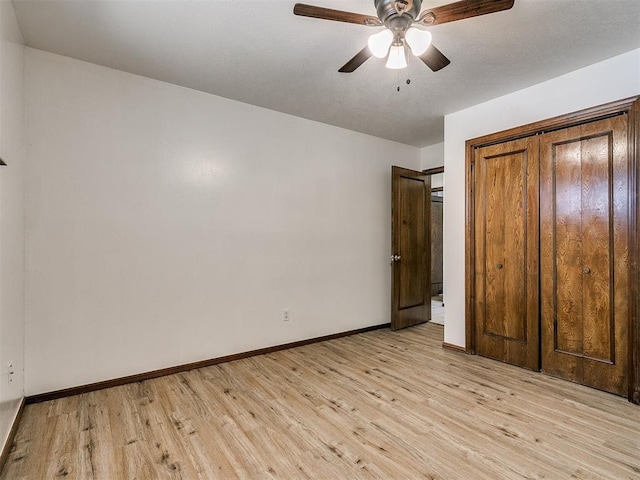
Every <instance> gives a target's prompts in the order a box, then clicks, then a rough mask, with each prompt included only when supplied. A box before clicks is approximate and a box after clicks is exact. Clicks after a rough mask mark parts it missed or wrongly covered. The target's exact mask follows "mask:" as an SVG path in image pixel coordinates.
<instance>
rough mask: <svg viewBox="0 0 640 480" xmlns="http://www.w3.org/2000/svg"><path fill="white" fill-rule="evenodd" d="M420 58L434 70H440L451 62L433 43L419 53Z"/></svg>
mask: <svg viewBox="0 0 640 480" xmlns="http://www.w3.org/2000/svg"><path fill="white" fill-rule="evenodd" d="M419 58H420V60H422V61H423V62H424V64H425V65H426V66H427V67H429V68H430V69H431V70H433V71H434V72H437V71H438V70H442V69H443V68H444V67H446V66H447V65H449V64H450V63H451V60H449V59H448V58H447V57H446V56H445V54H444V53H442V52H441V51H440V50H438V49H437V48H436V47H435V46H434V45H433V44H431V45H429V48H427V51H426V52H424V53H423V54H422V55H420V57H419Z"/></svg>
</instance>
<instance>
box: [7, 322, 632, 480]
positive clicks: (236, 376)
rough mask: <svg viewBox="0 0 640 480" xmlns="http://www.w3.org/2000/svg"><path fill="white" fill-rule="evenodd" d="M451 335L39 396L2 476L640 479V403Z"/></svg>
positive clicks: (353, 340) (418, 332)
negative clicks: (452, 344) (462, 343)
mask: <svg viewBox="0 0 640 480" xmlns="http://www.w3.org/2000/svg"><path fill="white" fill-rule="evenodd" d="M441 344H442V327H440V326H438V325H432V324H426V325H419V326H416V327H412V328H409V329H406V330H403V331H399V332H391V331H389V330H376V331H371V332H367V333H363V334H359V335H354V336H351V337H344V338H338V339H335V340H331V341H327V342H322V343H315V344H311V345H306V346H303V347H299V348H295V349H290V350H283V351H278V352H274V353H270V354H267V355H262V356H257V357H252V358H247V359H243V360H238V361H234V362H229V363H226V364H219V365H215V366H211V367H207V368H203V369H199V370H192V371H189V372H182V373H178V374H175V375H170V376H167V377H162V378H156V379H152V380H148V381H144V382H136V383H132V384H128V385H122V386H119V387H114V388H111V389H106V390H100V391H95V392H90V393H86V394H83V395H78V396H75V397H69V398H63V399H58V400H53V401H49V402H45V403H41V404H35V405H29V406H28V407H27V408H26V410H25V412H24V415H23V417H22V421H21V423H20V425H19V428H18V431H17V434H16V437H15V440H14V445H13V448H12V450H11V452H10V454H9V457H8V459H7V462H6V464H5V468H4V470H3V471H2V473H1V474H0V480H9V479H10V480H22V479H38V480H40V479H49V478H51V479H55V478H65V479H67V480H68V479H78V480H84V479H87V480H94V479H107V480H111V479H127V480H129V479H136V480H142V479H182V480H191V479H202V480H212V479H225V480H226V479H337V478H340V479H351V478H352V479H390V478H392V479H397V478H411V479H414V478H415V479H418V478H425V479H432V480H435V479H443V480H444V479H449V480H450V479H471V478H474V479H475V478H478V479H492V480H500V479H543V478H545V479H562V478H576V479H584V480H587V479H588V480H596V479H598V480H603V479H606V480H617V479H628V480H631V479H633V480H638V479H640V409H639V408H638V407H637V406H634V405H632V404H630V403H628V402H627V401H626V400H625V399H623V398H620V397H615V396H613V395H610V394H608V393H604V392H600V391H598V390H594V389H590V388H587V387H583V386H580V385H575V384H572V383H569V382H565V381H562V380H559V379H556V378H553V377H547V376H544V375H542V374H539V373H535V372H531V371H528V370H523V369H519V368H516V367H513V366H510V365H506V364H502V363H499V362H495V361H492V360H489V359H486V358H481V357H475V356H468V355H465V354H463V353H460V352H456V351H453V350H448V349H443V348H442V347H441ZM409 366H410V368H409Z"/></svg>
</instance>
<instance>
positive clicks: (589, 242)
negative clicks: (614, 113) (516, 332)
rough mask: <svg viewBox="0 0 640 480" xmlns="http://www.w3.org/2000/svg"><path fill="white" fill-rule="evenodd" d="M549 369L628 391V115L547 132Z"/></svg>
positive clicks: (543, 148) (544, 216)
mask: <svg viewBox="0 0 640 480" xmlns="http://www.w3.org/2000/svg"><path fill="white" fill-rule="evenodd" d="M540 152H541V153H540V161H541V167H540V168H541V174H540V175H541V177H540V182H541V186H540V217H541V225H540V236H541V296H542V302H541V309H542V310H541V319H542V321H541V323H542V369H543V371H544V372H545V373H548V374H551V375H556V376H559V377H561V378H565V379H568V380H572V381H575V382H579V383H583V384H585V385H589V386H592V387H596V388H600V389H602V390H606V391H609V392H612V393H617V394H621V395H622V394H626V389H627V382H628V378H627V375H628V373H627V363H628V359H627V346H628V343H627V336H628V332H627V329H628V298H629V296H628V293H629V280H628V268H629V265H628V257H629V245H628V241H629V222H628V214H629V211H628V200H629V198H628V171H627V165H628V163H627V155H626V116H618V117H615V118H611V119H606V120H601V121H597V122H592V123H588V124H585V125H582V126H578V127H573V128H568V129H564V130H560V131H557V132H553V133H549V134H545V135H542V136H541V137H540Z"/></svg>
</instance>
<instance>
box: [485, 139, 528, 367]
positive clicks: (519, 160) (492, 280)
mask: <svg viewBox="0 0 640 480" xmlns="http://www.w3.org/2000/svg"><path fill="white" fill-rule="evenodd" d="M475 168H476V177H475V183H474V185H473V191H474V199H475V204H474V208H475V214H474V215H475V219H476V222H475V231H474V232H473V235H474V237H475V240H474V244H475V268H474V272H475V279H474V282H475V288H474V290H475V306H474V311H475V315H476V322H475V327H476V331H475V342H476V345H475V347H476V352H477V353H478V354H480V355H484V356H487V357H490V358H494V359H497V360H500V361H504V362H507V363H511V364H514V365H518V366H521V367H526V368H530V369H533V370H536V369H538V366H539V356H538V353H539V347H538V293H537V289H538V261H537V259H538V243H537V238H538V237H537V233H538V217H537V212H538V196H537V191H538V178H537V172H538V155H537V140H536V139H535V138H528V139H522V140H517V141H513V142H508V143H505V144H500V145H493V146H489V147H484V148H479V149H477V150H476V152H475Z"/></svg>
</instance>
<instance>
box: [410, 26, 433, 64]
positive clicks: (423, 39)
mask: <svg viewBox="0 0 640 480" xmlns="http://www.w3.org/2000/svg"><path fill="white" fill-rule="evenodd" d="M404 38H405V40H406V41H407V44H409V48H411V52H412V53H413V54H414V55H415V56H416V57H419V56H420V55H422V54H423V53H424V52H426V51H427V49H428V48H429V46H430V45H431V32H428V31H426V30H420V29H418V28H410V29H408V30H407V33H405V35H404Z"/></svg>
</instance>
